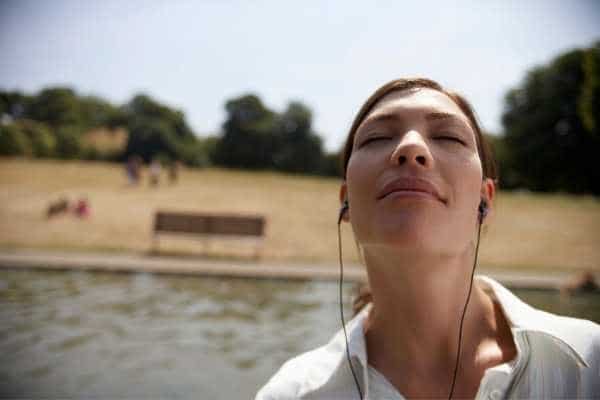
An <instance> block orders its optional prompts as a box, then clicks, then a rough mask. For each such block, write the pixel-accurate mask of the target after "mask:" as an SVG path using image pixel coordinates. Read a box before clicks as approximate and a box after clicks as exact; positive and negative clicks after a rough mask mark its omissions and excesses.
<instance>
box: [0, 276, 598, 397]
mask: <svg viewBox="0 0 600 400" xmlns="http://www.w3.org/2000/svg"><path fill="white" fill-rule="evenodd" d="M337 293H338V292H337V285H336V284H335V283H333V282H310V281H307V282H298V281H294V282H289V281H282V280H249V279H220V278H204V277H184V276H164V275H162V276H161V275H151V274H140V273H138V274H119V273H97V272H77V271H61V272H52V271H35V270H24V271H18V270H2V271H0V354H1V357H2V361H1V363H0V395H2V397H25V398H49V397H51V398H57V397H60V398H65V397H68V398H82V397H85V398H125V397H127V398H133V397H135V398H148V397H151V398H164V397H168V398H206V399H236V398H252V397H253V395H254V393H255V392H256V391H257V389H258V388H259V387H260V386H262V384H264V382H265V381H266V380H267V379H268V377H269V376H271V375H272V374H273V372H274V371H276V370H277V368H279V366H280V365H281V364H282V362H283V361H285V360H287V359H288V358H290V357H292V356H294V355H296V354H298V353H301V352H303V351H306V350H309V349H312V348H315V347H317V346H319V345H322V344H323V343H325V342H326V341H327V340H329V338H330V337H331V336H332V335H333V334H334V333H335V332H336V331H337V330H338V329H339V328H340V322H339V309H338V303H337V301H338V299H337V295H338V294H337ZM516 293H517V295H518V296H520V297H521V298H523V299H524V300H525V301H527V302H529V303H530V304H532V305H534V306H536V307H539V308H542V309H546V310H549V311H552V312H556V313H560V314H565V315H572V316H578V317H584V318H588V319H592V320H595V321H600V301H599V300H600V296H598V295H586V296H572V297H570V298H567V299H565V298H561V297H560V296H559V294H558V293H555V292H547V291H518V292H516ZM350 296H351V287H350V286H346V287H345V298H346V299H348V300H349V299H350ZM346 315H347V316H349V315H350V311H349V309H346Z"/></svg>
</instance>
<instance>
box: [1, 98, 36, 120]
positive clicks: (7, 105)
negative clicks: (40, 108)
mask: <svg viewBox="0 0 600 400" xmlns="http://www.w3.org/2000/svg"><path fill="white" fill-rule="evenodd" d="M30 102H31V97H30V96H27V95H24V94H23V93H21V92H18V91H13V92H4V91H0V117H2V115H8V116H9V117H11V118H12V119H18V118H22V117H23V115H24V113H25V111H26V109H27V107H28V105H29V103H30Z"/></svg>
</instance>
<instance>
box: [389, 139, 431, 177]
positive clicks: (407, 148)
mask: <svg viewBox="0 0 600 400" xmlns="http://www.w3.org/2000/svg"><path fill="white" fill-rule="evenodd" d="M390 162H391V163H392V164H394V165H407V166H414V167H419V168H426V169H430V168H432V167H433V157H432V155H431V152H430V151H429V147H428V146H427V142H426V141H425V140H424V139H423V136H422V135H421V134H420V133H419V132H417V131H415V130H411V131H408V132H406V133H405V134H404V135H403V136H402V138H401V139H400V140H399V142H398V144H397V145H396V147H395V148H394V151H393V152H392V155H391V157H390Z"/></svg>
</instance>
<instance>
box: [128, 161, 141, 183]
mask: <svg viewBox="0 0 600 400" xmlns="http://www.w3.org/2000/svg"><path fill="white" fill-rule="evenodd" d="M141 166H142V160H141V159H140V157H139V156H136V155H131V156H129V158H127V163H126V164H125V173H126V175H127V181H128V183H129V184H130V185H132V186H135V185H137V184H139V182H140V178H141V176H140V175H141V174H140V170H141Z"/></svg>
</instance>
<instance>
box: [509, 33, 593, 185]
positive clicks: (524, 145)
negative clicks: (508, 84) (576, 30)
mask: <svg viewBox="0 0 600 400" xmlns="http://www.w3.org/2000/svg"><path fill="white" fill-rule="evenodd" d="M599 73H600V42H599V43H597V44H595V45H594V46H593V47H591V48H589V49H583V50H582V49H576V50H573V51H569V52H567V53H565V54H562V55H560V56H558V57H557V58H556V59H554V60H553V61H552V62H551V63H549V64H548V65H546V66H541V67H537V68H535V69H533V70H531V71H530V72H529V73H528V74H527V76H526V78H525V80H524V82H523V83H522V85H521V86H520V87H518V88H515V89H512V90H511V91H509V93H508V94H507V95H506V98H505V111H504V114H503V117H502V121H503V124H504V127H505V140H506V147H507V152H508V155H507V162H508V164H509V167H508V168H509V170H510V171H511V173H512V175H511V182H510V184H511V185H515V186H522V187H527V188H530V189H533V190H539V191H556V190H563V191H568V192H573V193H584V192H590V193H594V194H600V168H598V167H597V165H596V163H595V158H596V156H597V154H598V153H599V152H600V130H599V128H600V127H599V126H598V125H599V124H598V123H597V121H596V118H597V116H598V115H600V107H599V105H600V89H599V87H600V84H599V79H600V74H599Z"/></svg>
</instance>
